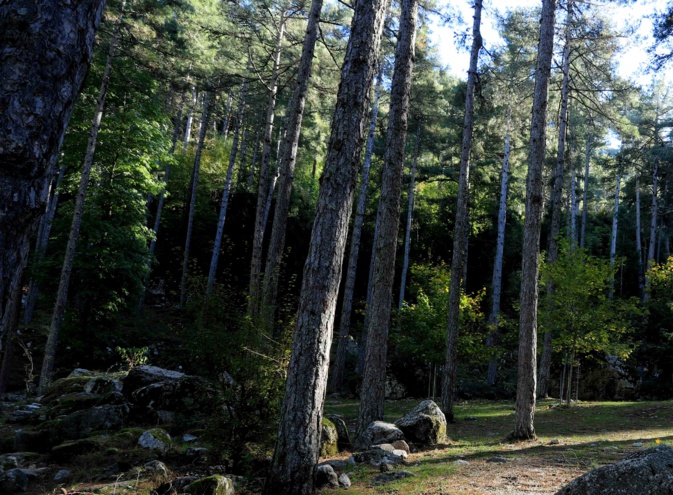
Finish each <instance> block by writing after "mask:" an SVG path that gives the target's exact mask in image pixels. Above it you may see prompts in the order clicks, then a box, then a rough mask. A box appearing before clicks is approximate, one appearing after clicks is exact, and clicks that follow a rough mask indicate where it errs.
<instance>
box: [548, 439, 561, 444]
mask: <svg viewBox="0 0 673 495" xmlns="http://www.w3.org/2000/svg"><path fill="white" fill-rule="evenodd" d="M560 443H561V441H560V440H559V439H558V438H554V439H553V440H551V441H550V442H549V445H559V444H560Z"/></svg>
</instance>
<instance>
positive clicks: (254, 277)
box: [248, 12, 286, 319]
mask: <svg viewBox="0 0 673 495" xmlns="http://www.w3.org/2000/svg"><path fill="white" fill-rule="evenodd" d="M280 15H281V17H280V22H279V26H278V33H277V36H276V52H275V54H274V62H273V72H272V75H271V82H270V84H269V104H268V106H267V110H266V126H265V128H264V147H263V148H262V163H261V165H260V169H259V186H258V188H257V208H256V210H255V231H254V235H253V240H252V257H251V260H250V287H249V290H248V315H249V316H250V317H252V318H253V319H256V318H257V317H258V316H259V310H260V295H261V282H262V281H261V279H260V278H261V274H262V248H263V245H264V231H265V227H266V221H265V219H264V213H265V210H266V199H267V194H268V191H269V182H270V181H269V162H270V159H271V139H272V136H273V121H274V118H275V115H276V96H277V93H278V69H279V65H280V55H281V50H282V45H283V35H284V33H285V20H286V18H285V12H281V14H280Z"/></svg>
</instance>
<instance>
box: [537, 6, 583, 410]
mask: <svg viewBox="0 0 673 495" xmlns="http://www.w3.org/2000/svg"><path fill="white" fill-rule="evenodd" d="M571 20H572V1H569V2H568V15H567V17H566V27H565V46H564V48H563V83H562V88H561V115H560V122H559V131H558V149H557V154H556V168H555V171H554V183H553V185H552V192H551V210H552V211H551V228H550V231H549V241H548V246H547V262H548V263H549V264H554V263H556V260H557V259H558V250H559V236H560V235H561V214H562V200H563V174H564V168H565V160H566V137H567V132H568V118H569V110H568V104H569V99H570V52H571V43H570V42H571V32H570V24H571ZM571 168H572V167H571ZM570 187H571V190H572V189H573V188H574V180H573V181H571V186H570ZM568 215H569V216H571V215H572V208H570V209H569V211H568ZM538 242H539V241H538ZM553 293H554V286H553V284H549V285H548V286H547V294H549V295H550V296H551V295H552V294H553ZM549 301H550V302H549V304H554V300H553V297H550V298H549ZM553 343H554V334H553V332H552V330H551V329H548V330H547V331H546V332H545V334H544V344H543V346H542V355H541V356H540V373H539V381H538V385H537V395H538V398H545V397H547V396H548V393H549V381H550V380H551V362H552V352H553Z"/></svg>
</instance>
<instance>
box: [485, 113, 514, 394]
mask: <svg viewBox="0 0 673 495" xmlns="http://www.w3.org/2000/svg"><path fill="white" fill-rule="evenodd" d="M509 151H510V136H509V118H508V120H507V133H506V134H505V153H504V157H503V159H502V178H501V180H500V206H499V209H498V240H497V242H496V246H495V261H494V262H493V282H492V284H491V285H492V286H493V296H492V298H491V314H490V315H489V317H488V324H489V326H491V328H492V330H491V333H490V334H489V336H488V338H487V339H486V345H487V346H488V347H493V346H495V345H496V343H497V341H498V319H499V316H500V296H501V293H502V260H503V254H504V252H505V226H506V225H507V184H508V182H509ZM497 369H498V365H497V363H496V362H495V358H491V361H490V362H489V363H488V373H487V376H486V382H487V383H488V384H489V385H495V378H496V371H497Z"/></svg>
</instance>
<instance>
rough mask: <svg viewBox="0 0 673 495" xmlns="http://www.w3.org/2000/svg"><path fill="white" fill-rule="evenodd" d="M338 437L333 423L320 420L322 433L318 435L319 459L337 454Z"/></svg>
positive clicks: (324, 419) (323, 419)
mask: <svg viewBox="0 0 673 495" xmlns="http://www.w3.org/2000/svg"><path fill="white" fill-rule="evenodd" d="M338 440H339V435H338V434H337V429H336V426H335V425H334V423H332V422H331V421H330V420H329V419H327V418H322V432H321V435H320V457H331V456H334V455H337V454H338V453H339V447H338V445H337V444H338Z"/></svg>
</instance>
